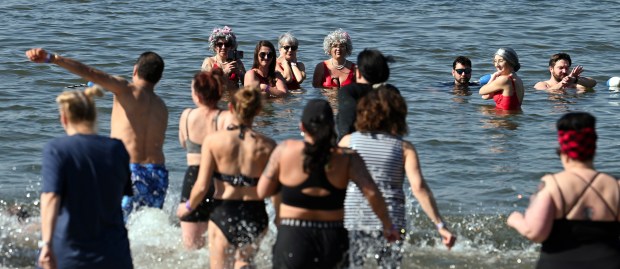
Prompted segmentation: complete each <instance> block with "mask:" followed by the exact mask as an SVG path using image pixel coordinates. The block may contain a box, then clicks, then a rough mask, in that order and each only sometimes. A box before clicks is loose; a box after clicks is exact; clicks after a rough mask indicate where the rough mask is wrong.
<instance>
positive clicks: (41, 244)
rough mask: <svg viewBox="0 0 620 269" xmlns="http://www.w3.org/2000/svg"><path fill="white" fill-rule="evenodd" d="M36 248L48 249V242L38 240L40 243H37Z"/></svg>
mask: <svg viewBox="0 0 620 269" xmlns="http://www.w3.org/2000/svg"><path fill="white" fill-rule="evenodd" d="M37 246H38V247H39V248H44V247H49V246H50V242H48V241H43V240H40V241H39V242H38V243H37Z"/></svg>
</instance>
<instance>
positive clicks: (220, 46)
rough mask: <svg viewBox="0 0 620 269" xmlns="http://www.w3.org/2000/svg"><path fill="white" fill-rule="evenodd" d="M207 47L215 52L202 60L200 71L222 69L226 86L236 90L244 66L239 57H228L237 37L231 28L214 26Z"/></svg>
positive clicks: (235, 48)
mask: <svg viewBox="0 0 620 269" xmlns="http://www.w3.org/2000/svg"><path fill="white" fill-rule="evenodd" d="M209 48H210V49H211V50H213V52H215V55H214V56H212V57H207V58H205V60H204V61H203V62H202V68H201V69H202V71H211V69H214V68H221V69H222V70H223V71H224V76H225V77H228V79H227V80H226V88H227V89H230V90H236V89H238V88H239V83H242V82H243V81H242V79H243V76H244V75H245V66H243V62H241V58H239V59H235V58H234V57H233V58H231V59H229V58H228V54H229V51H230V52H233V51H235V52H236V51H237V37H236V36H235V34H234V33H233V31H232V29H231V28H229V27H228V26H224V28H215V29H213V32H211V35H210V36H209Z"/></svg>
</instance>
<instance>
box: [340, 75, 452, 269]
mask: <svg viewBox="0 0 620 269" xmlns="http://www.w3.org/2000/svg"><path fill="white" fill-rule="evenodd" d="M390 87H391V86H381V87H379V88H378V89H377V90H375V91H371V92H369V93H368V94H367V95H366V96H365V97H363V98H362V99H361V100H360V102H359V103H358V105H357V116H356V118H357V120H356V123H355V128H356V129H357V132H354V133H352V134H350V135H346V136H344V137H343V138H342V140H341V141H340V143H339V146H341V147H350V148H352V149H354V150H356V151H357V152H358V154H360V155H361V156H362V159H364V162H365V163H366V167H367V168H368V171H369V172H370V173H371V175H372V177H373V179H374V180H375V183H376V184H377V186H378V187H379V190H381V192H382V193H383V196H384V197H385V202H386V203H387V205H388V209H389V214H390V219H392V222H393V225H394V226H395V227H396V228H397V229H398V230H399V231H401V234H405V232H406V231H405V228H406V227H407V226H406V219H405V213H406V212H405V193H404V191H403V184H404V178H405V173H406V175H407V178H409V184H410V185H411V192H412V193H413V195H414V196H415V197H416V199H417V200H418V201H419V203H420V205H421V206H422V209H423V210H424V212H425V213H426V215H427V216H428V217H429V218H430V219H431V221H433V223H435V225H436V226H437V230H438V232H439V235H440V236H441V238H442V242H443V244H444V245H446V246H447V247H448V249H450V248H451V247H452V246H453V245H454V242H455V240H456V237H455V236H454V235H452V233H451V232H450V231H449V230H448V229H447V228H446V226H445V225H444V223H443V220H442V219H441V216H440V215H439V211H438V210H437V205H436V203H435V199H434V198H433V194H432V192H431V190H430V189H429V188H428V185H427V184H426V182H425V181H424V177H423V176H422V172H421V170H420V164H419V161H418V155H417V152H416V150H415V147H414V146H413V144H411V143H410V142H408V141H405V140H403V139H402V136H403V135H405V134H407V132H408V130H407V129H408V128H407V123H406V116H407V104H406V103H405V100H404V99H403V98H402V96H401V95H400V94H399V93H398V91H397V90H395V89H392V88H390ZM370 212H371V211H370V208H369V207H368V204H367V203H366V201H365V199H364V197H363V196H362V193H361V192H360V191H359V190H357V186H355V185H354V184H349V186H348V189H347V195H346V199H345V227H346V228H347V230H348V231H349V238H350V241H349V242H351V244H350V246H349V253H350V262H351V263H352V264H351V265H352V266H353V267H354V268H361V267H362V266H363V265H364V258H365V256H368V257H375V258H376V259H377V263H378V264H379V265H381V266H383V267H385V268H398V267H399V265H400V261H401V259H402V244H403V243H402V240H400V241H397V243H392V244H389V245H388V244H387V243H388V242H387V241H385V240H384V239H383V238H382V235H381V233H380V232H378V231H377V227H378V225H380V224H381V223H380V222H379V220H378V219H377V218H375V217H374V216H373V215H372V214H370ZM379 227H380V226H379ZM379 231H380V230H379Z"/></svg>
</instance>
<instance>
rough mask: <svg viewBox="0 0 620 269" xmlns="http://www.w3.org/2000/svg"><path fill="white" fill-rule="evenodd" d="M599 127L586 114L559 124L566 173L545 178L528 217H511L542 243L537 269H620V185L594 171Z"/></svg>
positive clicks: (522, 230)
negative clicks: (596, 129) (596, 127)
mask: <svg viewBox="0 0 620 269" xmlns="http://www.w3.org/2000/svg"><path fill="white" fill-rule="evenodd" d="M595 122H596V119H595V118H594V117H593V116H592V115H590V114H588V113H584V112H576V113H568V114H566V115H564V116H563V117H562V118H560V120H558V122H557V128H558V141H559V144H560V147H559V149H558V154H559V156H560V160H561V162H562V166H564V171H562V172H559V173H556V174H551V175H546V176H544V177H543V178H542V184H541V189H540V191H539V192H538V193H537V194H536V195H535V196H533V197H532V201H531V204H530V206H529V207H528V209H527V210H526V212H525V214H522V213H520V212H513V213H512V214H511V215H510V216H509V217H508V225H509V226H511V227H513V228H514V229H516V230H517V231H518V232H519V233H520V234H521V235H523V236H525V237H526V238H528V239H530V240H532V241H534V242H539V243H542V248H541V253H540V259H539V260H538V265H537V267H536V268H569V269H570V268H620V182H619V181H618V180H617V179H616V178H614V177H613V176H610V175H608V174H605V173H601V172H598V171H596V170H595V169H594V165H593V162H592V161H593V159H594V153H595V150H596V139H597V135H596V131H595V129H594V127H595V126H594V125H595Z"/></svg>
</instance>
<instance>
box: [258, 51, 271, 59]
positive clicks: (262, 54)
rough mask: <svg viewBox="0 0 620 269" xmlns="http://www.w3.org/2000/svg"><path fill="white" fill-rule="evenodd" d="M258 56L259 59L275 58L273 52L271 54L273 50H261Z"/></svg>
mask: <svg viewBox="0 0 620 269" xmlns="http://www.w3.org/2000/svg"><path fill="white" fill-rule="evenodd" d="M258 58H259V59H265V60H269V59H271V58H273V54H271V52H260V53H258Z"/></svg>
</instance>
